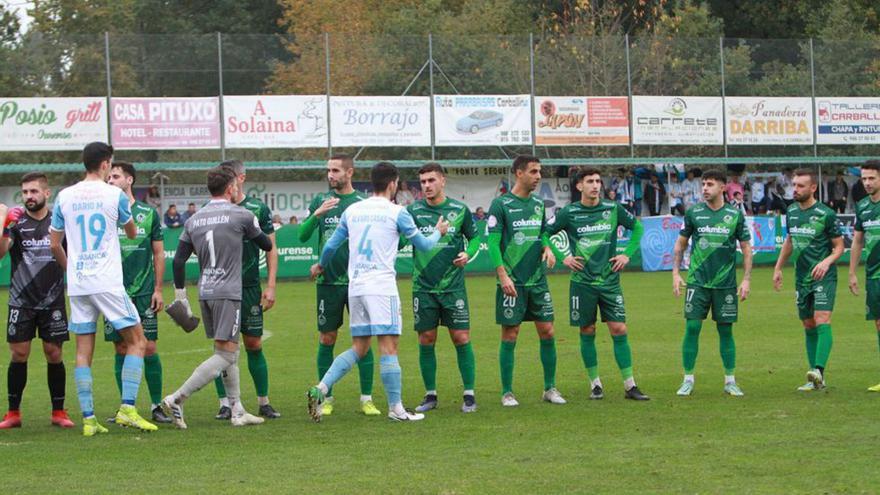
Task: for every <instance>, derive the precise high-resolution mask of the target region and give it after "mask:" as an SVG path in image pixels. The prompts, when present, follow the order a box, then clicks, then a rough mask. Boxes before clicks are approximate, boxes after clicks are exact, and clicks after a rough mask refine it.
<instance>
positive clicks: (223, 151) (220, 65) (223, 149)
mask: <svg viewBox="0 0 880 495" xmlns="http://www.w3.org/2000/svg"><path fill="white" fill-rule="evenodd" d="M217 83H218V89H219V92H220V102H219V103H220V161H224V162H225V161H226V131H225V129H226V126H225V125H224V122H225V119H226V117H225V116H224V114H223V35H222V34H220V32H219V31H217Z"/></svg>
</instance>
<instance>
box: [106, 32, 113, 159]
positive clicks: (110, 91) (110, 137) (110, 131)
mask: <svg viewBox="0 0 880 495" xmlns="http://www.w3.org/2000/svg"><path fill="white" fill-rule="evenodd" d="M104 71H105V72H107V115H108V117H110V118H108V119H107V144H110V145H112V144H113V127H112V126H111V125H110V121H111V120H112V114H111V113H110V111H111V110H110V98H112V96H113V84H112V82H111V77H110V33H108V32H107V31H104Z"/></svg>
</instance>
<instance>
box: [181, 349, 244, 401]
mask: <svg viewBox="0 0 880 495" xmlns="http://www.w3.org/2000/svg"><path fill="white" fill-rule="evenodd" d="M234 355H235V353H234V352H227V351H219V350H216V349H215V350H214V354H213V355H211V357H209V358H208V359H206V360H204V361H202V364H200V365H198V366H197V367H196V369H194V370H193V372H192V375H190V377H189V378H187V379H186V381H185V382H183V385H181V386H180V388H179V389H177V391H176V392H174V398H175V400H176V401H177V402H180V401H181V400H182V399H185V398H187V397H190V396H192V394H194V393H196V392H198V391H199V390H201V388H202V387H204V386H205V385H207V384H208V383H210V382H211V380H215V381H216V380H219V381H220V382H221V386H222V385H223V383H222V379H221V378H220V372H222V371H223V370H225V369H226V368H228V367H229V365H230V364H232V363H233V362H234V358H233V356H234ZM218 392H219V390H218ZM223 396H224V397H226V389H225V388H224V389H223Z"/></svg>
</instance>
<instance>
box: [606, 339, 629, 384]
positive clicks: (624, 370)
mask: <svg viewBox="0 0 880 495" xmlns="http://www.w3.org/2000/svg"><path fill="white" fill-rule="evenodd" d="M611 340H613V341H614V360H615V361H617V367H618V368H620V376H622V377H623V379H624V381H626V380H629V379H630V378H632V376H633V360H632V350H631V349H630V348H629V339H628V338H627V335H626V334H623V335H612V336H611Z"/></svg>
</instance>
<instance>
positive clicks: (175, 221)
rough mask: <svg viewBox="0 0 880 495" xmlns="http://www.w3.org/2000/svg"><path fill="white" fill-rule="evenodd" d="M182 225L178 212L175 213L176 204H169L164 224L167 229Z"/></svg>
mask: <svg viewBox="0 0 880 495" xmlns="http://www.w3.org/2000/svg"><path fill="white" fill-rule="evenodd" d="M181 225H183V222H182V221H181V220H180V213H177V205H171V206H169V207H168V211H166V212H165V226H166V227H168V228H169V229H175V228H177V227H180V226H181Z"/></svg>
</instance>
